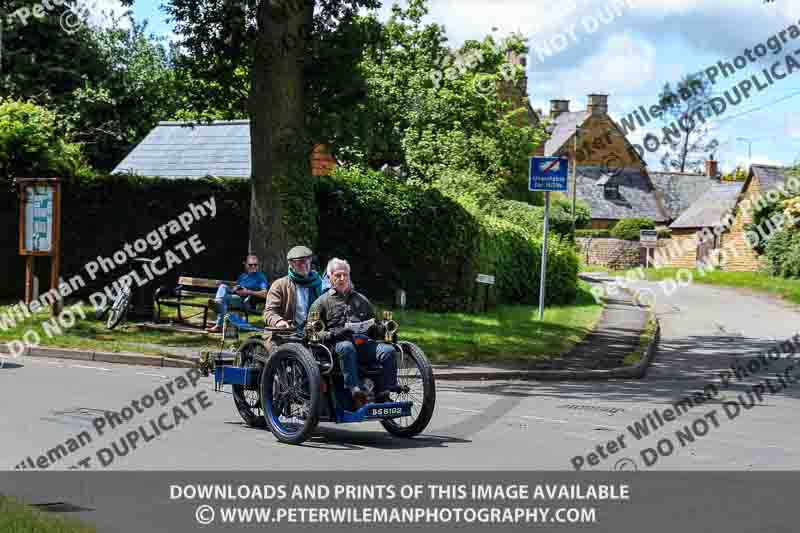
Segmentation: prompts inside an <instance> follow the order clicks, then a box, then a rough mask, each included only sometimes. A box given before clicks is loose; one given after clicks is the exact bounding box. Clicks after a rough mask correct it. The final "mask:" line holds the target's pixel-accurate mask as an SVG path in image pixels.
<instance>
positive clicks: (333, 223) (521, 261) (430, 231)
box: [318, 167, 578, 310]
mask: <svg viewBox="0 0 800 533" xmlns="http://www.w3.org/2000/svg"><path fill="white" fill-rule="evenodd" d="M318 203H319V205H320V210H321V213H320V224H319V226H320V244H319V249H320V255H321V257H323V258H324V259H325V260H327V259H329V258H330V257H333V256H338V257H344V258H346V259H348V260H349V261H350V264H351V267H352V269H353V278H354V283H355V284H356V285H357V286H359V285H360V286H362V287H364V292H366V293H367V294H369V295H371V296H372V297H374V298H376V299H379V300H384V301H391V299H392V297H393V292H394V290H395V289H405V290H406V291H407V293H408V298H409V302H410V303H411V305H413V306H416V307H420V308H425V309H431V310H457V309H467V308H469V306H470V304H471V302H472V298H473V291H474V278H475V274H476V273H483V274H490V275H495V276H496V280H497V281H496V283H497V294H498V297H499V298H500V299H501V301H503V302H506V303H526V302H527V303H535V302H537V301H538V300H537V298H538V290H539V289H538V283H539V281H538V280H539V271H540V268H541V267H540V261H541V238H540V237H537V236H534V235H532V234H531V233H529V232H528V231H526V229H524V228H523V227H522V226H518V225H516V224H514V223H512V222H510V221H507V220H502V219H500V218H497V217H493V216H483V215H481V212H480V211H481V210H480V208H479V207H478V206H477V205H474V204H472V205H469V204H468V205H462V204H461V203H459V202H456V201H454V200H453V199H451V198H449V197H448V196H446V195H444V194H442V193H441V192H440V191H439V190H438V189H435V188H422V187H419V186H416V185H412V184H403V183H399V182H397V181H395V180H391V179H387V178H386V176H385V175H384V174H383V173H380V172H376V171H372V170H366V169H364V168H359V167H343V168H340V169H339V170H337V172H336V174H335V176H334V177H332V178H325V179H323V180H322V181H321V186H320V192H319V194H318ZM548 262H549V265H548V290H547V294H546V296H547V301H548V303H565V302H570V301H572V299H573V298H574V297H575V294H576V287H577V272H578V259H577V256H576V255H575V252H574V250H573V249H572V247H571V246H570V245H569V244H568V243H566V242H562V241H561V239H558V238H551V239H550V250H549V253H548Z"/></svg>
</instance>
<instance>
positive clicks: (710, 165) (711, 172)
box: [706, 155, 719, 178]
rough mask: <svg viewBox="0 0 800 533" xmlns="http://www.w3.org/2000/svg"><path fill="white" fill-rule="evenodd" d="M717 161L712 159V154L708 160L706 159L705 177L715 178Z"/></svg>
mask: <svg viewBox="0 0 800 533" xmlns="http://www.w3.org/2000/svg"><path fill="white" fill-rule="evenodd" d="M717 163H719V162H718V161H715V160H714V156H713V155H712V156H711V157H709V158H708V161H706V176H707V177H709V178H716V177H717V174H718V167H717Z"/></svg>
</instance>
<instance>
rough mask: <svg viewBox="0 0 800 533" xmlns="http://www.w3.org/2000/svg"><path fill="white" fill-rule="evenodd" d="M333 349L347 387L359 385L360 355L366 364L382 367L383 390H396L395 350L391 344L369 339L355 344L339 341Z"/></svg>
mask: <svg viewBox="0 0 800 533" xmlns="http://www.w3.org/2000/svg"><path fill="white" fill-rule="evenodd" d="M334 351H335V352H336V354H337V355H338V356H339V361H340V364H341V367H342V374H344V386H345V387H347V388H348V389H352V388H353V387H357V386H358V385H359V380H358V361H359V356H362V357H364V359H365V360H366V361H367V366H369V367H377V366H380V367H382V368H383V376H382V377H383V380H382V382H381V385H382V387H383V389H384V390H387V391H392V390H397V388H398V385H397V359H395V357H396V353H397V351H396V350H395V349H394V346H392V345H391V344H385V343H382V342H381V343H378V342H375V341H373V340H370V341H369V342H367V343H366V344H362V345H361V346H356V345H355V344H353V343H352V342H351V341H339V342H337V343H336V346H335V347H334Z"/></svg>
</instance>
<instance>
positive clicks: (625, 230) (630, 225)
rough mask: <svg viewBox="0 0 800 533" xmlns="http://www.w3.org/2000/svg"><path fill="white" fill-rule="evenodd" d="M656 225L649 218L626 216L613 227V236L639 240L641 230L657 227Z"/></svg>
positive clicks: (627, 239)
mask: <svg viewBox="0 0 800 533" xmlns="http://www.w3.org/2000/svg"><path fill="white" fill-rule="evenodd" d="M655 227H656V225H655V224H654V223H653V221H652V220H650V219H648V218H625V219H622V220H620V221H619V222H617V224H616V225H615V226H614V227H613V228H612V229H611V236H612V237H614V238H615V239H623V240H626V241H638V240H639V230H643V229H655Z"/></svg>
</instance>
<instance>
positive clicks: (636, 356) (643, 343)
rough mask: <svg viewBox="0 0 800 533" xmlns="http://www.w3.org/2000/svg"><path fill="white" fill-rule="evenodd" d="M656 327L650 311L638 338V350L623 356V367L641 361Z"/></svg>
mask: <svg viewBox="0 0 800 533" xmlns="http://www.w3.org/2000/svg"><path fill="white" fill-rule="evenodd" d="M657 326H658V322H657V321H656V316H655V314H654V313H653V312H652V311H650V312H648V315H647V323H646V324H645V326H644V330H643V331H642V335H641V337H639V348H638V349H637V350H636V351H635V352H633V353H630V354H628V355H626V356H625V359H623V363H624V364H625V366H633V365H636V364H638V363H640V362H641V361H642V358H643V357H644V354H645V352H647V347H648V346H650V343H651V342H652V341H653V337H655V335H656V327H657Z"/></svg>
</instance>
